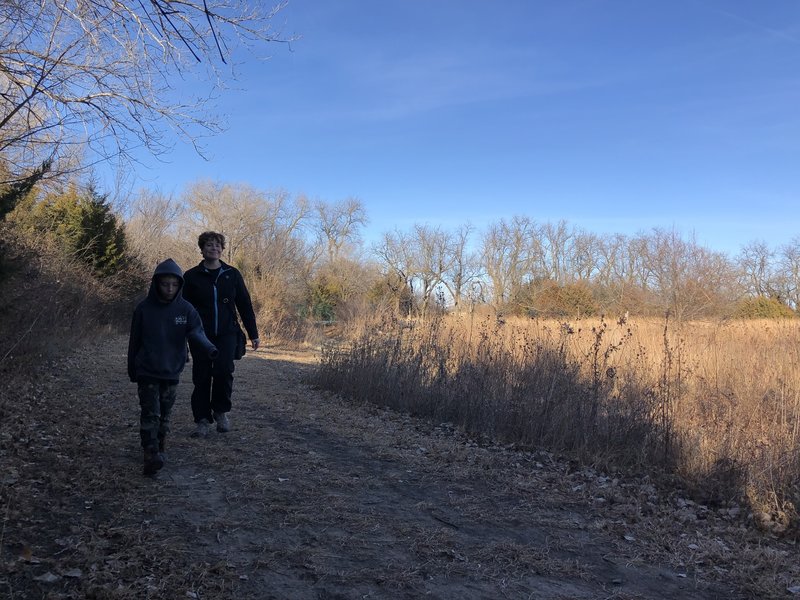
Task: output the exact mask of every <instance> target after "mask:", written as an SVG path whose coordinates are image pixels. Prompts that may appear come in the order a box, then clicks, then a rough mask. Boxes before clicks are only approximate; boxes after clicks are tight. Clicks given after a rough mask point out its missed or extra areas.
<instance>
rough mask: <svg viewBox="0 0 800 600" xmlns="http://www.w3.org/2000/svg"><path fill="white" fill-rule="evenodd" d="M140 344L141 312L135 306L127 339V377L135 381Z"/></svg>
mask: <svg viewBox="0 0 800 600" xmlns="http://www.w3.org/2000/svg"><path fill="white" fill-rule="evenodd" d="M141 345H142V313H141V311H140V310H139V309H138V308H137V309H136V310H134V311H133V318H132V319H131V335H130V338H129V339H128V378H129V379H130V380H131V381H133V382H135V381H136V353H137V352H139V348H140V347H141Z"/></svg>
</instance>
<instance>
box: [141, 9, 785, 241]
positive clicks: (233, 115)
mask: <svg viewBox="0 0 800 600" xmlns="http://www.w3.org/2000/svg"><path fill="white" fill-rule="evenodd" d="M275 25H276V26H278V27H280V28H282V29H283V31H284V32H285V33H287V34H296V35H298V36H301V39H299V40H297V41H295V42H294V43H292V44H291V46H287V45H281V44H276V45H274V46H272V47H270V52H271V58H270V59H269V60H266V61H257V60H247V61H246V62H243V63H242V64H240V65H239V67H238V71H239V79H238V81H236V82H235V83H233V84H232V89H229V90H227V91H225V92H224V93H223V95H222V96H221V97H220V100H219V102H218V104H217V107H216V111H217V112H218V113H220V114H221V115H222V116H223V117H224V120H225V122H226V126H227V130H226V131H225V132H224V133H222V134H220V135H218V136H216V137H214V138H209V139H206V140H205V141H204V145H205V149H206V153H207V155H208V156H209V157H210V160H208V161H206V160H203V159H202V158H200V157H199V156H197V155H196V154H195V153H194V151H193V150H192V149H191V148H190V147H188V146H185V145H184V146H181V145H178V146H177V147H176V149H175V150H174V151H173V153H172V154H171V155H170V156H169V157H167V160H168V161H169V162H166V163H164V162H159V161H156V160H148V161H146V165H145V166H144V167H141V168H140V169H139V170H138V171H137V177H138V178H137V179H136V181H135V184H134V185H135V187H151V188H158V189H160V190H161V191H164V192H167V193H176V194H179V193H180V192H181V191H182V190H183V188H184V186H186V185H187V184H188V183H190V182H193V181H196V180H198V179H201V178H211V179H214V180H219V181H224V182H244V183H248V184H251V185H253V186H255V187H258V188H263V189H275V188H280V189H284V190H286V191H288V192H290V193H292V194H301V193H302V194H305V195H307V196H309V197H310V198H312V199H322V200H327V201H337V200H342V199H344V198H347V197H357V198H359V199H361V201H362V202H363V203H364V205H365V207H366V209H367V213H368V216H369V219H370V223H369V225H368V227H367V232H366V236H365V237H366V238H367V240H369V239H370V238H373V239H374V238H376V237H378V236H379V235H380V234H381V233H382V232H383V231H386V230H390V229H393V228H394V227H399V228H400V229H407V228H408V227H410V226H411V225H412V224H413V223H415V222H419V223H428V224H430V225H441V226H442V227H444V228H454V227H456V226H458V225H460V224H463V223H466V222H471V223H472V224H473V225H475V226H477V227H478V228H482V227H483V226H485V225H486V224H488V223H490V222H493V221H496V220H498V219H500V218H510V217H512V216H514V215H526V216H529V217H531V218H533V219H535V220H537V221H541V222H545V221H558V220H560V219H564V220H566V221H567V222H568V223H570V224H572V225H576V226H578V227H581V228H583V229H586V230H588V231H592V232H595V233H598V234H605V233H625V234H635V233H637V232H639V231H648V230H650V229H652V228H653V227H661V228H668V229H671V228H675V229H677V230H678V231H680V232H681V233H683V234H685V235H691V234H693V235H695V237H696V239H697V241H698V242H699V243H701V244H703V245H707V246H708V247H710V248H713V249H715V250H721V251H725V252H729V253H731V254H735V253H736V252H737V251H738V249H739V248H740V247H741V246H742V245H743V244H745V243H747V242H750V241H753V240H764V241H766V242H768V243H769V245H770V246H773V247H775V246H777V245H779V244H783V243H787V242H789V241H790V240H792V239H793V238H796V237H798V236H800V206H799V205H798V198H799V196H800V2H797V1H795V0H775V1H767V2H752V1H747V2H744V1H739V0H670V1H655V0H560V1H558V2H553V1H545V0H497V1H493V2H486V1H480V2H479V1H474V0H382V1H379V2H376V1H368V0H337V1H335V2H329V1H327V0H291V1H290V4H289V6H288V7H287V8H286V9H284V10H283V11H281V12H280V13H279V14H278V16H277V17H276V20H275ZM234 59H235V60H243V59H244V56H243V55H242V56H234Z"/></svg>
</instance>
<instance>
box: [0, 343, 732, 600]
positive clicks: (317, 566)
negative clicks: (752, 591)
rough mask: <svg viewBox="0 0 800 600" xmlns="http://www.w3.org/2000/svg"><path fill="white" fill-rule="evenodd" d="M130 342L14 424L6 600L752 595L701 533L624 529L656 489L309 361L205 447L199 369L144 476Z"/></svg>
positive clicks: (239, 387) (249, 378)
mask: <svg viewBox="0 0 800 600" xmlns="http://www.w3.org/2000/svg"><path fill="white" fill-rule="evenodd" d="M125 344H126V341H125V340H124V339H122V338H117V339H112V340H108V341H107V342H105V343H104V344H103V345H102V347H99V348H97V347H95V348H93V349H92V350H91V351H86V350H83V351H79V352H78V353H76V355H75V356H73V357H71V358H70V359H69V360H67V361H63V362H61V363H59V364H57V365H55V366H54V368H53V370H52V371H51V372H49V373H43V374H42V377H41V379H40V380H39V381H38V382H37V383H36V385H35V386H34V387H33V388H32V389H30V390H24V391H21V392H20V393H21V394H22V395H24V396H25V398H26V400H25V402H26V403H27V404H24V405H23V410H20V411H19V412H18V413H17V414H16V415H15V416H14V417H13V418H10V419H8V420H7V421H6V423H5V424H4V426H3V429H2V430H0V449H1V450H2V453H3V454H2V455H0V458H2V459H3V460H4V461H5V464H6V465H7V468H6V469H4V471H3V473H2V475H0V477H2V480H1V481H0V482H1V483H2V491H3V496H2V500H3V506H2V510H3V511H4V513H5V514H4V519H3V530H2V538H0V552H2V554H0V597H3V598H20V599H21V598H51V599H56V598H115V599H117V598H136V599H140V598H170V599H171V598H200V599H202V598H281V599H282V598H287V599H306V598H308V599H312V598H313V599H332V598H342V599H345V598H346V599H351V598H392V599H403V598H420V597H430V598H458V599H461V598H464V599H469V598H536V599H540V598H541V599H547V598H553V599H555V598H560V599H566V598H619V599H626V598H629V599H632V598H687V599H691V598H697V599H700V598H737V597H747V594H745V593H744V592H742V591H741V590H738V591H737V590H736V589H733V586H731V587H730V588H728V587H727V586H724V585H722V584H720V583H711V581H710V579H709V578H707V577H706V574H707V571H704V569H703V568H702V562H701V563H700V566H698V564H697V562H695V561H692V560H691V559H690V555H691V554H692V553H693V552H695V550H696V549H697V548H701V547H702V544H704V543H705V542H704V541H703V540H702V539H699V538H698V536H697V535H696V529H695V528H693V527H688V528H686V529H685V533H684V535H683V536H681V535H675V536H669V537H668V536H667V535H666V533H664V532H659V531H658V530H657V525H653V524H654V523H657V521H650V522H649V523H650V525H648V524H647V523H640V526H638V527H637V525H636V523H637V518H636V517H631V516H629V518H626V516H625V515H626V514H627V513H628V512H630V511H632V510H633V509H632V508H631V507H630V505H631V504H632V503H634V504H635V503H637V502H638V503H640V504H641V505H645V504H647V503H648V500H647V499H646V498H641V495H642V491H641V488H637V489H636V490H633V489H629V488H627V487H626V486H625V485H624V484H623V483H621V482H618V481H615V480H609V479H607V478H603V477H600V476H599V475H598V474H596V473H593V472H590V471H576V472H571V471H570V469H569V465H567V464H564V463H560V462H557V461H555V460H553V459H552V458H551V457H549V456H548V455H546V454H530V453H521V452H513V451H510V450H507V449H503V448H499V447H480V446H479V445H477V444H476V443H474V442H472V441H470V440H468V439H467V438H465V437H463V436H462V435H460V434H459V433H458V432H455V431H453V429H452V428H451V427H448V426H446V425H440V426H434V425H430V424H426V423H423V422H420V421H417V420H415V419H412V418H410V417H407V416H403V415H397V414H394V413H391V412H389V411H383V410H380V409H377V408H374V407H354V406H352V405H349V404H347V403H346V402H344V401H342V400H339V399H337V398H334V397H331V396H330V395H328V394H325V393H323V392H320V391H316V390H314V389H312V388H311V387H310V386H309V385H308V384H307V383H305V382H306V381H307V376H308V374H309V373H310V371H311V369H313V364H312V361H313V357H312V356H311V355H310V354H303V353H289V352H279V351H275V350H266V351H259V352H258V353H250V354H248V355H247V356H246V358H245V359H244V360H242V361H241V362H239V363H237V372H236V382H235V398H234V411H233V412H232V413H231V420H232V425H233V431H231V432H230V433H228V434H217V433H216V432H214V433H212V434H211V435H210V436H209V438H208V439H205V440H197V439H193V438H190V437H189V433H190V431H191V430H192V424H191V412H190V408H189V399H188V398H189V392H190V389H191V385H190V383H189V381H188V380H189V376H188V372H187V373H185V374H184V381H183V383H182V385H181V388H180V393H179V400H178V404H177V405H176V409H175V414H174V427H173V434H172V436H171V438H170V440H169V448H168V452H167V458H168V460H167V464H166V466H165V468H164V469H163V470H162V471H161V472H160V473H159V474H158V475H157V476H156V477H155V478H147V477H144V476H142V475H141V474H140V469H141V465H140V462H141V454H140V449H139V448H138V405H137V403H136V397H135V386H134V385H133V384H130V383H129V382H127V380H126V377H125V372H124V354H125V349H126V345H125ZM590 488H591V489H590ZM645 488H646V486H645ZM637 514H639V515H641V514H642V507H641V506H639V508H638V513H637ZM638 519H641V517H638ZM702 537H703V535H702V534H701V535H700V538H702ZM662 538H663V539H662ZM698 540H699V541H698ZM709 543H711V542H709ZM698 544H700V545H699V546H698ZM681 545H683V546H685V547H686V548H679V547H678V546H681ZM670 546H672V547H670ZM692 547H694V549H692ZM695 553H697V552H695ZM683 555H685V556H686V557H687V558H686V560H685V561H684V564H683V565H681V564H679V563H678V562H676V560H681V559H680V558H679V559H676V558H675V557H676V556H678V557H681V556H683ZM669 561H672V564H673V565H674V566H673V567H668V566H658V565H667V564H669ZM706 567H708V568H710V566H709V565H706Z"/></svg>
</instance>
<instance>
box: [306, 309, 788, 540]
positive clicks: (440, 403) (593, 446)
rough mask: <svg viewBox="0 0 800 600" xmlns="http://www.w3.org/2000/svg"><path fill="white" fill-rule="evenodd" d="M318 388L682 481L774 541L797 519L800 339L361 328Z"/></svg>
mask: <svg viewBox="0 0 800 600" xmlns="http://www.w3.org/2000/svg"><path fill="white" fill-rule="evenodd" d="M319 383H320V385H322V386H324V387H326V388H328V389H333V390H335V391H338V392H341V393H343V394H345V395H347V396H350V397H353V398H356V399H359V400H363V401H368V402H373V403H376V404H378V405H381V406H388V407H391V408H393V409H397V410H403V411H407V412H409V413H412V414H415V415H421V416H427V417H429V418H431V419H434V420H437V421H447V422H451V423H454V424H457V425H458V426H460V427H462V428H463V429H464V430H466V431H468V432H470V433H472V434H474V435H476V436H479V437H480V436H484V437H486V438H487V439H492V440H499V441H501V442H503V443H507V444H514V445H517V446H520V447H536V448H546V449H549V450H553V451H557V452H562V453H564V454H566V455H569V456H572V457H574V458H575V459H576V460H579V461H580V462H582V463H588V464H592V465H595V466H599V467H602V468H609V469H614V468H623V469H628V470H636V471H639V472H642V471H644V472H648V473H652V474H654V475H655V474H659V475H671V476H677V477H678V478H679V479H680V480H681V483H682V484H683V485H687V486H689V487H690V488H691V489H692V490H693V492H694V494H695V495H696V496H697V497H698V498H699V499H700V500H702V501H703V502H706V503H709V504H712V505H714V504H717V505H725V504H730V503H737V504H739V503H743V504H745V505H747V506H748V507H750V509H751V510H752V512H753V515H754V518H755V519H756V522H757V523H758V524H759V525H760V526H762V527H765V528H767V529H770V530H772V531H781V530H785V529H787V528H789V527H793V526H794V525H796V523H797V507H798V506H800V490H799V489H798V481H799V480H800V477H798V475H799V474H800V464H799V463H798V459H797V456H798V418H800V323H798V321H796V320H781V321H726V322H716V323H711V322H690V323H676V322H673V321H670V320H668V319H663V320H639V319H627V318H620V319H614V320H610V319H605V318H600V319H587V320H580V321H563V322H559V321H542V320H523V319H520V320H514V319H502V320H500V319H497V318H495V317H491V316H483V317H478V316H477V315H469V314H467V315H461V316H448V317H445V318H441V319H437V320H434V321H429V322H427V323H421V322H398V321H396V320H391V319H384V320H382V321H380V322H373V323H365V324H363V325H362V326H361V327H360V329H359V332H358V333H357V334H356V336H355V339H354V340H353V342H352V343H348V344H345V345H337V346H329V347H327V348H326V349H325V350H324V352H323V357H322V368H321V370H320V375H319Z"/></svg>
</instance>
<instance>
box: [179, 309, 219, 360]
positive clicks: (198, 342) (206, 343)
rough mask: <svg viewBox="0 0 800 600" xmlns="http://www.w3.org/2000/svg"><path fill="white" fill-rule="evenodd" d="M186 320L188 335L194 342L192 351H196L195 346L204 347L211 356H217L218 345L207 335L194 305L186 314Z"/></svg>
mask: <svg viewBox="0 0 800 600" xmlns="http://www.w3.org/2000/svg"><path fill="white" fill-rule="evenodd" d="M186 322H187V329H186V337H187V338H189V342H190V344H192V348H193V349H192V352H194V351H195V348H202V349H203V351H204V352H206V353H207V355H208V357H209V358H216V357H217V354H219V352H218V351H217V347H216V346H215V345H214V344H212V343H211V340H209V339H208V337H207V336H206V332H205V330H204V329H203V322H202V321H201V320H200V315H199V314H198V312H197V310H195V309H194V308H193V307H191V310H189V313H188V314H187V315H186Z"/></svg>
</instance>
